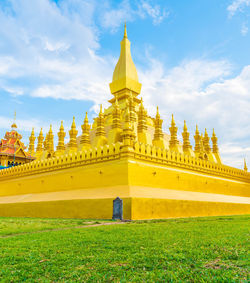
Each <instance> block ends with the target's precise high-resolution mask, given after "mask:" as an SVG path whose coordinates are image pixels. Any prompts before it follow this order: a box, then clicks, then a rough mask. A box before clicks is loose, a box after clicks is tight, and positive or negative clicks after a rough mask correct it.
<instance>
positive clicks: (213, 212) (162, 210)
mask: <svg viewBox="0 0 250 283" xmlns="http://www.w3.org/2000/svg"><path fill="white" fill-rule="evenodd" d="M131 207H132V217H131V218H132V219H133V220H140V219H163V218H170V217H173V218H175V217H191V216H192V217H193V216H217V215H240V214H250V204H237V203H219V202H218V203H217V202H201V201H187V200H168V199H145V198H133V199H132V204H131Z"/></svg>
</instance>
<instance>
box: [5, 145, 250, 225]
mask: <svg viewBox="0 0 250 283" xmlns="http://www.w3.org/2000/svg"><path fill="white" fill-rule="evenodd" d="M116 197H120V198H121V199H122V200H123V218H124V219H128V220H136V219H159V218H168V217H190V216H210V215H236V214H249V213H250V177H249V173H248V172H244V171H243V170H239V169H235V168H231V167H227V166H224V165H218V164H214V163H210V162H209V161H204V160H198V159H196V158H191V157H190V158H189V157H188V158H187V157H186V158H183V156H181V155H175V154H170V153H169V152H166V151H162V152H161V151H159V152H154V150H153V151H150V153H148V152H147V153H146V152H145V151H144V152H142V150H141V148H135V151H134V152H122V151H121V150H120V148H119V147H118V146H114V147H113V148H108V147H107V148H106V149H105V148H104V149H102V150H97V151H92V150H89V151H87V152H85V153H82V152H77V153H74V154H70V155H66V156H63V157H57V158H51V159H47V160H43V161H34V162H31V163H29V164H26V165H21V166H17V167H13V168H9V169H4V170H1V171H0V216H24V217H62V218H89V219H91V218H92V219H111V218H112V215H113V200H114V199H115V198H116Z"/></svg>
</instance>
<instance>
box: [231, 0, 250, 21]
mask: <svg viewBox="0 0 250 283" xmlns="http://www.w3.org/2000/svg"><path fill="white" fill-rule="evenodd" d="M247 6H250V0H234V1H233V2H232V3H231V4H230V5H229V6H228V7H227V10H228V12H229V15H230V16H231V17H232V16H234V15H235V13H236V12H238V11H243V9H244V8H245V7H247Z"/></svg>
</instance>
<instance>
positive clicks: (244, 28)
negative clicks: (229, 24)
mask: <svg viewBox="0 0 250 283" xmlns="http://www.w3.org/2000/svg"><path fill="white" fill-rule="evenodd" d="M240 32H241V34H242V35H243V36H246V35H247V34H248V26H247V25H246V23H243V24H242V26H241V31H240Z"/></svg>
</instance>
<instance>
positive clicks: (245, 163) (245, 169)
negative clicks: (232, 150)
mask: <svg viewBox="0 0 250 283" xmlns="http://www.w3.org/2000/svg"><path fill="white" fill-rule="evenodd" d="M247 170H248V168H247V162H246V158H244V171H246V172H247Z"/></svg>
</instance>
